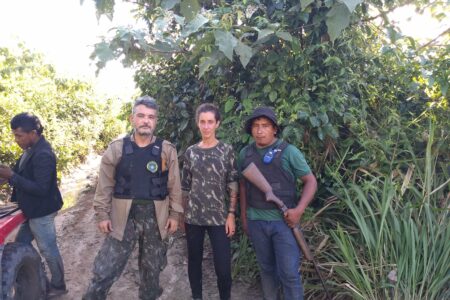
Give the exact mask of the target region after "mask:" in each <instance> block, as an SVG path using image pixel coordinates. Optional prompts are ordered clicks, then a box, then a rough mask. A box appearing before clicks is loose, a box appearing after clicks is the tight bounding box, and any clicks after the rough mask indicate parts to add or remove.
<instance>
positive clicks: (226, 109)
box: [225, 98, 236, 113]
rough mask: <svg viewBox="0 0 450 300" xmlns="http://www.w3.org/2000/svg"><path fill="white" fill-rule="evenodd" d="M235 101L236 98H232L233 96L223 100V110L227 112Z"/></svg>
mask: <svg viewBox="0 0 450 300" xmlns="http://www.w3.org/2000/svg"><path fill="white" fill-rule="evenodd" d="M235 103H236V100H234V99H233V98H229V99H228V100H227V102H225V112H226V113H227V112H229V111H230V110H232V109H233V107H234V104H235Z"/></svg>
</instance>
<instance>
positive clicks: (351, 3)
mask: <svg viewBox="0 0 450 300" xmlns="http://www.w3.org/2000/svg"><path fill="white" fill-rule="evenodd" d="M341 1H342V2H343V3H344V4H345V5H346V6H347V8H348V10H349V11H350V12H351V13H352V12H353V11H354V10H355V8H356V6H357V5H358V4H360V3H361V2H362V0H341Z"/></svg>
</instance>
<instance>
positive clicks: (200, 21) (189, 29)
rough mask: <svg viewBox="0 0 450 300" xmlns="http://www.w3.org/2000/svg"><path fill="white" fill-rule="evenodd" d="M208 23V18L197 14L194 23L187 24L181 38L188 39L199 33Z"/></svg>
mask: <svg viewBox="0 0 450 300" xmlns="http://www.w3.org/2000/svg"><path fill="white" fill-rule="evenodd" d="M208 21H209V20H208V18H206V17H204V16H203V15H202V14H197V15H196V16H195V18H194V19H193V20H192V21H190V22H189V23H188V24H186V26H185V27H184V29H183V31H182V32H181V36H182V37H188V36H189V35H191V34H192V33H194V32H197V31H198V30H199V29H200V28H201V27H202V26H203V25H205V24H206V23H208Z"/></svg>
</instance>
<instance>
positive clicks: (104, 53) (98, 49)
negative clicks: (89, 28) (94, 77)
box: [94, 42, 114, 62]
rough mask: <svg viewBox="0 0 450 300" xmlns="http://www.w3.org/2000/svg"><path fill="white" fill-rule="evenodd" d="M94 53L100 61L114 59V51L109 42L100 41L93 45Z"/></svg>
mask: <svg viewBox="0 0 450 300" xmlns="http://www.w3.org/2000/svg"><path fill="white" fill-rule="evenodd" d="M94 52H95V55H96V56H97V57H98V59H99V60H100V61H104V62H106V61H108V60H111V59H114V52H113V51H112V50H111V48H109V43H107V42H101V43H98V44H96V45H95V50H94Z"/></svg>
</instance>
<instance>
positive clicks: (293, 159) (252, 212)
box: [237, 139, 311, 221]
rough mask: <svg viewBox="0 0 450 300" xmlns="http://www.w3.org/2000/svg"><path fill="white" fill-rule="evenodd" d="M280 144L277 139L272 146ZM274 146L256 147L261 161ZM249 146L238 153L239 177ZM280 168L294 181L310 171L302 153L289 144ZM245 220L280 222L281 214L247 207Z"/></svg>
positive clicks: (270, 210) (298, 193)
mask: <svg viewBox="0 0 450 300" xmlns="http://www.w3.org/2000/svg"><path fill="white" fill-rule="evenodd" d="M280 143H281V140H278V139H277V140H276V141H275V143H274V144H276V145H278V144H280ZM274 144H272V145H269V146H267V147H264V148H258V147H256V150H257V152H258V154H259V155H260V156H261V159H262V158H263V157H264V154H265V153H266V152H267V151H268V150H269V149H271V148H272V147H273V145H274ZM250 146H251V145H248V146H246V147H244V148H243V149H242V150H241V152H240V153H239V157H238V161H237V163H238V170H239V174H240V175H241V172H242V165H243V163H244V160H245V154H246V153H247V149H248V147H250ZM281 167H282V168H283V170H285V171H286V172H288V173H289V174H290V175H292V177H293V178H295V180H297V179H298V178H300V177H302V176H305V175H308V174H310V173H311V169H310V168H309V166H308V163H307V162H306V160H305V156H304V155H303V153H302V152H301V151H300V150H299V149H298V148H297V147H295V146H294V145H291V144H289V145H288V146H287V147H286V149H284V151H283V153H282V155H281ZM297 195H298V196H300V191H299V189H298V186H297ZM247 218H248V219H249V220H262V221H276V220H282V219H283V214H282V213H281V211H280V210H279V209H258V208H254V207H249V206H247Z"/></svg>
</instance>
